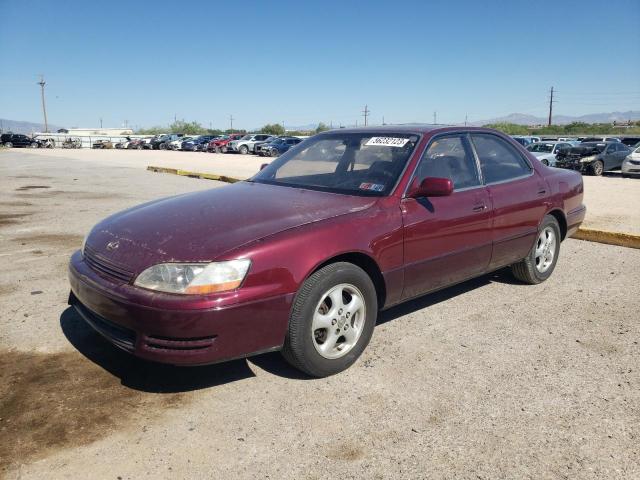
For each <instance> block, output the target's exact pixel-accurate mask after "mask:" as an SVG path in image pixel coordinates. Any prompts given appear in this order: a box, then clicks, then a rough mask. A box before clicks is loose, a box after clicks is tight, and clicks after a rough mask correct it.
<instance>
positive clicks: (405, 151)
mask: <svg viewBox="0 0 640 480" xmlns="http://www.w3.org/2000/svg"><path fill="white" fill-rule="evenodd" d="M418 140H419V136H418V135H416V134H411V133H397V132H396V133H376V134H373V133H364V132H363V133H340V132H336V133H331V134H323V135H318V136H316V137H312V138H310V139H308V140H306V141H304V142H302V143H300V144H298V145H297V146H296V147H294V148H292V149H290V150H289V151H287V152H286V153H285V154H284V155H282V156H281V157H280V158H278V160H275V161H274V162H272V163H271V164H270V165H269V166H267V167H266V168H264V169H263V170H261V171H260V172H259V173H258V174H257V175H256V176H254V177H253V178H252V179H251V180H252V181H254V182H258V183H269V184H274V185H285V186H289V187H301V188H309V189H312V190H324V191H330V192H335V193H344V194H352V195H375V196H382V195H387V194H389V193H390V192H391V190H392V189H393V187H394V185H395V184H396V182H397V180H398V177H399V176H400V174H401V172H402V170H403V169H404V167H405V165H406V163H407V160H408V159H409V157H410V156H411V153H412V152H413V149H414V148H415V146H416V143H417V142H418Z"/></svg>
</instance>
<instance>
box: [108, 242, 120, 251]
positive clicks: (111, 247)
mask: <svg viewBox="0 0 640 480" xmlns="http://www.w3.org/2000/svg"><path fill="white" fill-rule="evenodd" d="M119 246H120V242H118V240H114V241H113V242H109V243H107V250H109V251H111V252H112V251H114V250H115V249H116V248H118V247H119Z"/></svg>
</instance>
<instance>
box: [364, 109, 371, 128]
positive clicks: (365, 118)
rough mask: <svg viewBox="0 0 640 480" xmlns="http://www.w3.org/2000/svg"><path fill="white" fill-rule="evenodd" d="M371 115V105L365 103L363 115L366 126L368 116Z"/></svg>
mask: <svg viewBox="0 0 640 480" xmlns="http://www.w3.org/2000/svg"><path fill="white" fill-rule="evenodd" d="M369 115H371V110H369V107H368V106H367V105H365V106H364V110H363V111H362V116H363V117H364V126H365V127H366V126H367V125H368V122H367V117H369Z"/></svg>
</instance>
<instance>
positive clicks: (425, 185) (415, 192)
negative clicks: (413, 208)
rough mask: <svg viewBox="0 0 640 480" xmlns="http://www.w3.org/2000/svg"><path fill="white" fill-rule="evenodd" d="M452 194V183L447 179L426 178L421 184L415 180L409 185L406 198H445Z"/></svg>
mask: <svg viewBox="0 0 640 480" xmlns="http://www.w3.org/2000/svg"><path fill="white" fill-rule="evenodd" d="M452 193H453V182H452V181H451V179H449V178H437V177H427V178H425V179H424V180H422V182H420V181H419V180H418V179H417V178H416V179H414V180H413V182H412V183H411V187H410V188H409V192H408V196H409V197H410V198H420V197H446V196H448V195H451V194H452Z"/></svg>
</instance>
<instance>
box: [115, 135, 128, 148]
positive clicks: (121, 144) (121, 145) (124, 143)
mask: <svg viewBox="0 0 640 480" xmlns="http://www.w3.org/2000/svg"><path fill="white" fill-rule="evenodd" d="M130 143H131V137H126V140H124V141H122V142H118V143H116V144H115V147H116V148H117V149H118V150H122V149H127V148H129V144H130Z"/></svg>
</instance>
